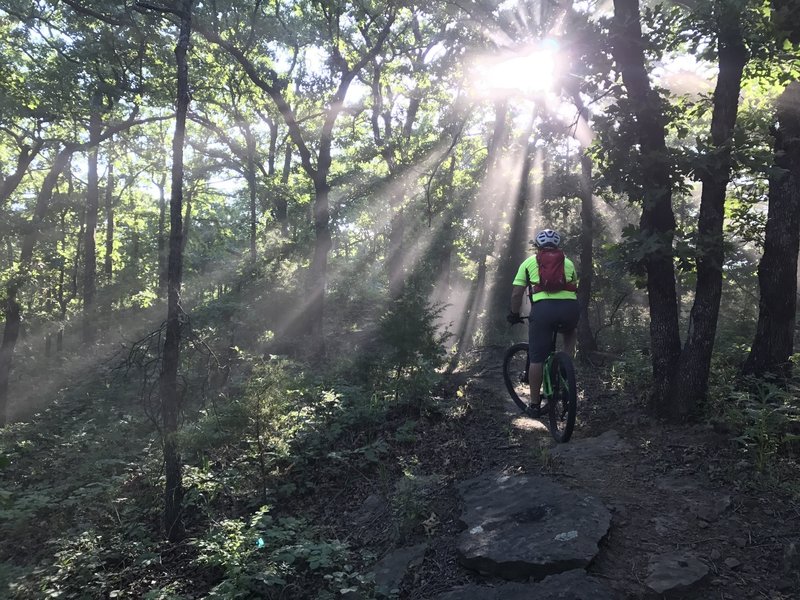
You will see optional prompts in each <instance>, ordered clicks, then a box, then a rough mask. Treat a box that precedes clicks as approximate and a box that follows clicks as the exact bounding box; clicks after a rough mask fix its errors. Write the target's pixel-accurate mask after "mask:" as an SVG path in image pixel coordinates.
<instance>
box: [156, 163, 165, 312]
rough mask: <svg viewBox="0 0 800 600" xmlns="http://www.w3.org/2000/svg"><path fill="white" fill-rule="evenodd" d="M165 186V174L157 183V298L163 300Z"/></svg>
mask: <svg viewBox="0 0 800 600" xmlns="http://www.w3.org/2000/svg"><path fill="white" fill-rule="evenodd" d="M166 184H167V176H166V174H162V175H161V179H160V180H159V182H158V241H157V245H158V297H159V298H163V297H164V296H165V295H166V293H167V240H166V220H167V199H166V195H165V193H164V186H166Z"/></svg>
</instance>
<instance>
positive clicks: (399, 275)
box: [386, 190, 406, 301]
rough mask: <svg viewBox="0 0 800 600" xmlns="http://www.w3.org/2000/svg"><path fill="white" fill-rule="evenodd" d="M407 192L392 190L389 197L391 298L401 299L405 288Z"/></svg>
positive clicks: (388, 253)
mask: <svg viewBox="0 0 800 600" xmlns="http://www.w3.org/2000/svg"><path fill="white" fill-rule="evenodd" d="M404 199H405V194H404V193H403V192H402V191H400V190H395V191H393V192H391V195H390V198H389V212H390V213H391V215H392V220H391V223H390V224H389V242H388V247H387V248H386V272H387V273H388V276H389V299H390V300H392V301H396V300H399V299H400V296H402V294H403V289H404V288H405V283H406V282H405V260H404V259H405V256H404V248H403V237H404V236H405V230H406V223H405V215H404V214H403V200H404Z"/></svg>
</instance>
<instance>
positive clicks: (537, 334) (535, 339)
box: [528, 300, 581, 363]
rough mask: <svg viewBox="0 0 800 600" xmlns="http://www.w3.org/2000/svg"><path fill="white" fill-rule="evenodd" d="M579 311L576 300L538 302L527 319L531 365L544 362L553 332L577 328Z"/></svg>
mask: <svg viewBox="0 0 800 600" xmlns="http://www.w3.org/2000/svg"><path fill="white" fill-rule="evenodd" d="M580 314H581V309H580V307H579V305H578V301H577V300H539V301H538V302H534V303H533V307H532V308H531V314H530V318H529V319H528V356H529V357H530V361H531V362H532V363H541V362H544V359H545V358H547V355H548V354H550V348H551V345H552V343H553V330H554V329H555V328H557V327H559V326H560V327H561V328H562V329H561V330H562V331H572V330H573V329H575V328H576V327H577V326H578V319H579V318H580Z"/></svg>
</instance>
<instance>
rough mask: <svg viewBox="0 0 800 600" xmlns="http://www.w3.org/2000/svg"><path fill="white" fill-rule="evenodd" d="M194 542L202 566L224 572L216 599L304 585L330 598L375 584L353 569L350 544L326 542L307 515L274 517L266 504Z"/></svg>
mask: <svg viewBox="0 0 800 600" xmlns="http://www.w3.org/2000/svg"><path fill="white" fill-rule="evenodd" d="M191 543H192V544H193V545H194V546H195V547H196V548H197V549H198V555H197V558H196V559H195V563H196V564H197V565H198V566H199V567H201V568H214V569H219V570H220V571H221V572H222V573H223V574H222V577H221V581H220V582H219V583H217V584H216V585H215V586H214V587H213V588H212V589H211V591H210V592H209V597H211V598H251V597H254V596H258V597H263V598H279V597H281V595H282V594H283V593H284V591H285V590H287V589H291V588H292V587H295V586H302V588H303V589H313V590H315V595H314V597H315V598H319V599H327V598H335V597H338V596H339V595H340V594H342V593H346V592H347V591H353V592H362V593H366V592H368V591H369V588H370V582H369V581H368V579H367V577H366V576H364V575H362V574H360V573H358V572H357V571H356V570H355V569H354V567H353V564H352V561H353V559H354V558H356V555H355V554H354V553H353V551H352V550H351V549H350V548H348V547H347V545H346V544H344V543H342V542H339V541H336V540H325V539H324V538H322V537H321V534H320V533H319V532H318V531H316V530H315V528H313V527H311V526H310V525H309V524H308V523H307V522H305V521H304V520H302V519H296V518H292V517H283V518H275V517H273V516H272V515H271V514H270V509H269V507H266V506H264V507H261V508H260V509H259V510H257V511H256V512H255V513H254V514H253V516H252V517H250V518H249V519H247V520H224V521H222V522H220V523H218V524H217V525H216V526H215V527H214V528H213V529H211V530H210V531H209V532H208V534H207V535H206V536H204V537H203V538H198V539H195V540H193V541H192V542H191Z"/></svg>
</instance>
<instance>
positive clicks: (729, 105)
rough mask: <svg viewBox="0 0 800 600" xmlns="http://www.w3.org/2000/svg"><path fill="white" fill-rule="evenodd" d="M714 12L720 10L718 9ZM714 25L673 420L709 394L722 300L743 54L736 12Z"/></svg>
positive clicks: (723, 12) (729, 12)
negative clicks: (693, 266) (693, 263)
mask: <svg viewBox="0 0 800 600" xmlns="http://www.w3.org/2000/svg"><path fill="white" fill-rule="evenodd" d="M717 7H718V10H720V9H721V7H720V4H719V3H718V4H717ZM718 22H719V41H718V48H719V76H718V78H717V87H716V89H715V91H714V112H713V115H712V118H711V142H712V149H711V150H710V151H709V156H708V158H707V163H708V164H707V167H706V170H705V171H704V172H703V173H702V177H701V178H702V182H703V192H702V196H701V200H700V219H699V222H698V225H697V234H698V237H697V249H696V251H697V285H696V288H695V297H694V304H693V306H692V312H691V314H690V316H689V331H688V335H687V337H686V344H685V346H684V348H683V351H682V352H681V358H680V362H679V366H678V369H677V370H676V372H675V380H674V387H673V392H672V397H673V398H674V399H675V406H674V408H673V414H672V416H673V418H675V419H684V418H686V417H688V416H689V415H691V413H692V412H693V411H694V410H695V407H696V406H697V403H698V402H699V401H700V400H702V399H703V398H704V397H705V395H706V392H707V391H708V377H709V372H710V370H711V354H712V351H713V349H714V338H715V337H716V333H717V320H718V317H719V306H720V299H721V297H722V266H723V263H724V260H725V256H724V249H723V241H724V240H723V225H724V220H725V193H726V190H727V187H728V181H729V180H730V175H731V168H732V165H731V143H732V141H733V128H734V126H735V124H736V115H737V112H738V108H739V91H740V89H741V80H742V72H743V70H744V66H745V63H746V62H747V49H746V48H745V46H744V42H743V41H742V33H741V29H740V26H739V14H738V12H737V11H735V10H734V9H733V8H730V7H728V8H727V9H726V10H721V14H720V15H719V16H718Z"/></svg>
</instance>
